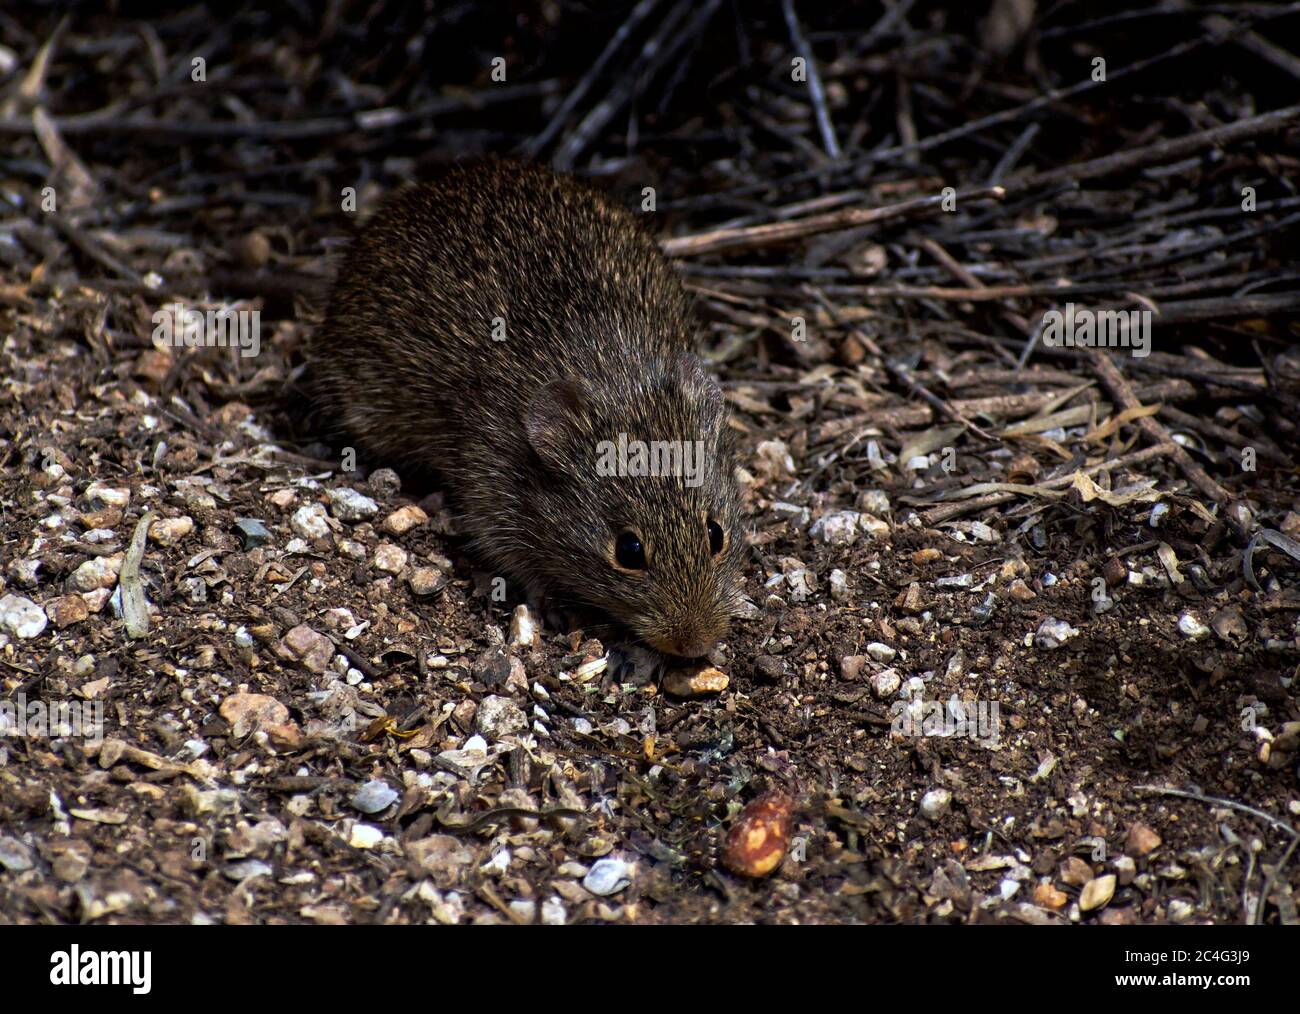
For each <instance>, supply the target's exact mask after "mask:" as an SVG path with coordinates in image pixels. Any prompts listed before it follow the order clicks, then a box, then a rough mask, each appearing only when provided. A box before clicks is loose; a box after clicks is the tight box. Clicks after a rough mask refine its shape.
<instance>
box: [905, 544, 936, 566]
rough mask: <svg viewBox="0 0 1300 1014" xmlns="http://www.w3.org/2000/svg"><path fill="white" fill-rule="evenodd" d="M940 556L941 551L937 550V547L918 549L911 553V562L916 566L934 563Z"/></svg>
mask: <svg viewBox="0 0 1300 1014" xmlns="http://www.w3.org/2000/svg"><path fill="white" fill-rule="evenodd" d="M942 557H943V553H941V552H939V550H937V549H932V548H926V549H918V550H917V551H916V552H915V553H913V554H912V562H913V563H914V564H916V565H917V566H921V565H923V564H926V563H934V561H935V560H938V559H941V558H942Z"/></svg>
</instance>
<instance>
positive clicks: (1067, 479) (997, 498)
mask: <svg viewBox="0 0 1300 1014" xmlns="http://www.w3.org/2000/svg"><path fill="white" fill-rule="evenodd" d="M1177 446H1178V445H1177V444H1175V443H1174V442H1173V441H1172V440H1170V441H1169V442H1168V443H1165V444H1156V445H1154V446H1152V447H1144V448H1143V449H1142V450H1140V451H1133V452H1132V453H1131V454H1126V455H1124V456H1123V457H1121V458H1116V459H1115V460H1114V461H1099V462H1097V463H1096V464H1095V465H1088V466H1086V467H1084V468H1080V469H1076V471H1077V472H1081V473H1082V474H1084V475H1096V474H1097V473H1098V472H1106V471H1110V470H1111V469H1115V468H1128V467H1130V466H1132V465H1140V464H1142V463H1143V462H1144V461H1149V460H1150V459H1152V458H1162V457H1164V456H1165V455H1166V454H1170V453H1172V451H1173V449H1174V448H1176V447H1177ZM1074 476H1075V472H1070V473H1069V474H1068V475H1061V476H1057V477H1056V478H1055V479H1047V480H1045V481H1043V482H1040V483H1037V484H1036V485H1038V486H1040V487H1041V488H1043V489H1066V488H1068V487H1069V486H1070V485H1071V484H1072V483H1073V482H1074ZM1019 495H1020V494H1019V493H990V494H988V496H981V497H974V498H972V499H970V500H961V501H957V502H955V503H949V504H943V505H942V506H940V507H935V508H934V509H933V510H928V511H924V512H923V513H922V514H921V520H922V521H923V522H924V523H925V524H927V525H937V524H940V523H942V522H944V521H951V520H952V519H953V518H957V517H961V516H962V515H963V514H970V513H973V512H974V511H978V510H983V509H984V508H985V507H996V506H998V505H999V504H1004V503H1006V502H1007V501H1009V500H1014V499H1015V498H1016V497H1017V496H1019Z"/></svg>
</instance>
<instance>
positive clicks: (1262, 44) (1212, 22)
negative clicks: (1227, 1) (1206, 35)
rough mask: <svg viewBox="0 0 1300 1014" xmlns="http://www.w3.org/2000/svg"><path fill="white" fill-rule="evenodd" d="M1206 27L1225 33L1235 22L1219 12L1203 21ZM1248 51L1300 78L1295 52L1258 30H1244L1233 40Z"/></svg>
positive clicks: (1229, 30) (1298, 63)
mask: <svg viewBox="0 0 1300 1014" xmlns="http://www.w3.org/2000/svg"><path fill="white" fill-rule="evenodd" d="M1201 24H1202V25H1204V26H1205V27H1206V28H1208V29H1209V30H1210V31H1211V32H1214V33H1215V34H1216V35H1225V34H1227V33H1228V32H1231V31H1232V28H1233V23H1232V22H1231V21H1229V20H1228V19H1227V18H1225V17H1221V16H1219V15H1218V14H1212V15H1211V16H1210V17H1208V18H1205V19H1204V20H1203V21H1202V22H1201ZM1232 41H1233V42H1235V43H1236V44H1237V45H1238V46H1239V47H1240V48H1242V49H1244V50H1245V51H1246V52H1247V53H1250V54H1252V55H1254V56H1258V57H1260V58H1261V59H1264V60H1267V61H1268V62H1269V63H1271V64H1272V65H1273V66H1274V67H1277V68H1278V69H1279V70H1282V71H1285V72H1286V73H1288V74H1290V75H1291V76H1292V77H1294V78H1300V59H1297V58H1296V56H1295V55H1294V54H1293V53H1288V52H1287V51H1286V50H1285V49H1283V48H1281V47H1280V46H1275V45H1273V43H1271V42H1269V41H1268V40H1267V39H1266V38H1264V37H1263V36H1262V35H1259V34H1258V33H1257V32H1243V33H1242V34H1241V35H1239V36H1237V37H1236V38H1235V39H1233V40H1232Z"/></svg>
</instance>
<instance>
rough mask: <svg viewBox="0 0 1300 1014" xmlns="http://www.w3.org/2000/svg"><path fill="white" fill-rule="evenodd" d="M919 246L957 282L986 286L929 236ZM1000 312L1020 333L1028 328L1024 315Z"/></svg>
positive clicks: (978, 286)
mask: <svg viewBox="0 0 1300 1014" xmlns="http://www.w3.org/2000/svg"><path fill="white" fill-rule="evenodd" d="M921 248H922V249H923V250H925V252H926V253H928V254H929V255H930V256H931V257H933V258H934V259H935V260H937V261H938V262H939V263H940V264H942V265H943V266H944V267H945V268H947V269H948V271H949V272H951V273H952V275H953V276H954V277H956V279H957V280H958V281H959V282H965V283H966V284H967V285H969V286H970V287H971V288H972V289H985V288H987V287H988V286H986V285H985V284H984V283H983V282H981V281H980V280H979V279H978V278H976V277H975V276H974V275H973V274H971V273H970V272H969V271H968V270H966V268H965V267H963V266H962V264H961V263H960V262H959V261H958V260H957V258H956V257H954V256H953V255H952V254H950V253H949V252H948V251H947V250H945V249H944V248H943V247H942V246H940V245H939V244H938V243H936V242H935V241H934V240H933V239H931V238H930V237H929V236H925V237H923V238H922V239H921ZM1001 314H1002V318H1003V320H1005V321H1007V322H1008V323H1009V324H1011V326H1012V327H1014V328H1015V329H1016V330H1017V331H1019V332H1021V333H1022V334H1023V333H1024V332H1025V331H1028V330H1029V321H1027V320H1025V318H1024V317H1022V316H1020V314H1018V313H1016V312H1015V311H1014V310H1010V309H1003V310H1002V311H1001Z"/></svg>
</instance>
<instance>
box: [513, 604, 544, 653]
mask: <svg viewBox="0 0 1300 1014" xmlns="http://www.w3.org/2000/svg"><path fill="white" fill-rule="evenodd" d="M540 636H541V631H540V630H538V627H537V618H536V617H535V616H533V612H532V610H531V609H529V608H528V606H526V605H522V604H521V605H517V606H515V611H514V612H513V613H511V614H510V647H512V648H535V647H537V642H538V641H539V640H540Z"/></svg>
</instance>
